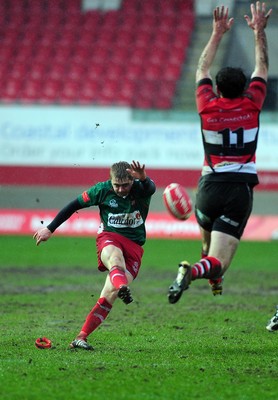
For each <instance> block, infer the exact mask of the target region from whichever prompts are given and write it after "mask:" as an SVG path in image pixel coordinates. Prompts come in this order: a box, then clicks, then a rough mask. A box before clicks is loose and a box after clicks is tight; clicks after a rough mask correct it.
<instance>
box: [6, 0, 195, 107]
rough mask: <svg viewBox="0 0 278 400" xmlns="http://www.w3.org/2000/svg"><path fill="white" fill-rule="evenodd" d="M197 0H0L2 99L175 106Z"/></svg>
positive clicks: (21, 102) (54, 102)
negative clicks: (115, 2)
mask: <svg viewBox="0 0 278 400" xmlns="http://www.w3.org/2000/svg"><path fill="white" fill-rule="evenodd" d="M193 3H194V2H193V0H171V1H160V0H133V1H129V0H122V2H121V4H120V7H119V8H118V9H113V10H106V11H103V10H99V9H95V10H87V11H84V10H82V2H81V0H37V1H32V0H2V1H1V2H0V37H1V48H0V76H1V78H0V80H1V83H0V89H1V90H0V102H2V103H3V104H10V103H19V104H30V103H31V104H62V105H68V104H78V105H104V106H105V105H116V106H130V107H133V108H141V109H150V108H153V109H166V110H167V109H170V108H171V107H172V105H173V98H174V95H175V91H176V85H177V82H178V80H179V78H180V76H181V72H182V66H183V63H184V62H185V60H186V54H187V48H188V46H189V44H190V40H191V35H192V31H193V28H194V21H195V16H194V4H193Z"/></svg>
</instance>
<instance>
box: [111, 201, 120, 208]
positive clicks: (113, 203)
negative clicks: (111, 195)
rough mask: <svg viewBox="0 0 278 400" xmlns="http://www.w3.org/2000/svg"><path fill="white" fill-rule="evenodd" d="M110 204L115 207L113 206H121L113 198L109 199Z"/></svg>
mask: <svg viewBox="0 0 278 400" xmlns="http://www.w3.org/2000/svg"><path fill="white" fill-rule="evenodd" d="M109 206H110V207H113V208H117V207H119V205H118V203H117V201H116V199H111V200H110V201H109Z"/></svg>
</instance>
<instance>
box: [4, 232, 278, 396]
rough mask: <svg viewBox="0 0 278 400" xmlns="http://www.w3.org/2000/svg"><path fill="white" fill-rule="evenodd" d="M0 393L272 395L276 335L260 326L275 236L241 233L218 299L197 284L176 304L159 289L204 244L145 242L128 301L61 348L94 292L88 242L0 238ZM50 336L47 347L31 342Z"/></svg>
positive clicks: (271, 289)
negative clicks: (248, 238) (81, 339)
mask: <svg viewBox="0 0 278 400" xmlns="http://www.w3.org/2000/svg"><path fill="white" fill-rule="evenodd" d="M0 244H1V261H0V273H1V284H0V292H1V297H0V301H1V358H0V368H1V369H0V374H1V382H2V384H1V385H0V398H1V399H2V400H14V399H21V400H25V399H26V400H38V399H44V400H52V399H53V400H54V399H55V400H60V399H67V400H68V399H70V400H81V399H86V400H87V399H92V400H95V399H97V400H98V399H105V398H107V399H109V400H114V399H115V400H121V399H123V400H125V399H131V400H133V399H134V400H138V399H140V400H141V399H142V400H144V399H145V400H154V399H157V400H158V399H159V400H161V399H162V400H164V399H167V400H168V399H171V400H180V399H186V398H189V399H207V400H210V399H216V398H217V399H220V400H221V399H224V400H226V399H233V400H234V399H237V400H245V399H246V400H253V399H260V400H261V399H275V400H276V398H277V394H278V362H277V361H278V356H277V340H278V333H277V334H276V333H269V332H267V331H266V329H265V325H266V323H267V320H268V319H269V318H270V317H271V316H272V315H273V313H274V309H275V305H276V303H278V284H277V256H278V249H277V242H266V243H258V242H256V243H255V242H254V243H253V242H242V243H241V244H240V247H239V249H238V253H237V255H236V257H235V259H234V261H233V264H232V266H231V267H230V269H229V271H228V272H227V273H226V276H225V282H224V285H225V286H224V294H223V296H218V297H213V296H212V295H211V293H210V289H209V287H208V285H207V282H206V281H205V280H200V281H195V282H193V283H192V285H191V287H190V289H189V290H188V291H186V292H184V294H183V296H182V298H181V300H180V301H179V302H178V303H177V304H174V305H171V304H169V303H168V301H167V289H168V286H169V285H170V284H171V283H172V281H173V279H174V278H175V276H176V271H177V263H178V262H179V261H180V260H181V259H188V261H190V262H194V261H197V260H198V259H199V255H200V242H197V241H179V240H171V241H167V240H149V241H148V242H147V244H146V245H145V255H144V258H143V264H142V268H141V271H140V274H139V277H138V278H137V279H136V281H135V282H134V283H133V284H132V286H131V288H132V294H133V297H134V299H135V301H134V302H133V303H132V304H130V305H128V306H126V305H124V304H123V303H122V302H121V301H120V300H118V301H117V302H116V303H115V305H114V307H113V309H112V311H111V313H110V315H109V317H108V318H107V320H106V321H105V322H104V323H103V324H102V326H101V327H100V328H99V329H98V330H97V331H95V332H94V333H93V334H92V335H91V336H90V337H89V341H90V343H91V344H92V345H93V346H94V347H95V351H93V352H86V351H82V350H76V351H72V350H68V344H69V343H70V341H72V340H73V339H74V337H75V335H76V333H78V332H79V330H80V328H81V326H82V324H83V322H84V319H85V317H86V315H87V313H88V312H89V311H90V309H91V308H92V307H93V305H94V303H95V301H96V300H97V299H98V296H99V293H100V290H101V288H102V285H103V283H104V279H105V274H103V273H100V272H98V271H97V268H96V255H95V241H94V239H90V238H65V237H59V236H55V237H53V238H52V239H51V240H49V241H48V242H47V243H42V244H41V245H40V246H39V247H36V246H35V242H34V241H33V240H32V238H30V237H12V236H11V237H4V236H2V237H1V236H0ZM41 336H46V337H48V338H50V339H51V340H52V348H51V349H47V350H39V349H37V348H36V347H35V345H34V342H35V339H36V338H38V337H41Z"/></svg>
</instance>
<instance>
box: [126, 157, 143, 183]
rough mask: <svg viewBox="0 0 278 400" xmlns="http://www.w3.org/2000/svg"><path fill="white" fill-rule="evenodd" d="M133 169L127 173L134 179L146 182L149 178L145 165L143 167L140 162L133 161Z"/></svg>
mask: <svg viewBox="0 0 278 400" xmlns="http://www.w3.org/2000/svg"><path fill="white" fill-rule="evenodd" d="M131 168H132V169H127V172H128V173H129V174H131V175H132V176H133V178H134V179H139V180H140V181H144V180H145V179H146V177H147V175H146V172H145V164H143V165H141V164H140V163H139V161H132V163H131Z"/></svg>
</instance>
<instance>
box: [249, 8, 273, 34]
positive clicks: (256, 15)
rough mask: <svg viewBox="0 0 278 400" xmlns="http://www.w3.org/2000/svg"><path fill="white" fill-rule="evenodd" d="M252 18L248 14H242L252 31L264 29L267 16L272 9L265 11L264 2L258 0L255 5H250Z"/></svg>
mask: <svg viewBox="0 0 278 400" xmlns="http://www.w3.org/2000/svg"><path fill="white" fill-rule="evenodd" d="M250 10H251V15H252V19H251V18H249V16H248V15H244V18H245V20H246V22H247V25H248V26H249V28H251V29H253V30H254V31H259V30H263V29H265V27H266V25H267V21H268V18H269V17H270V14H271V13H272V9H270V10H269V11H268V12H266V7H265V3H262V4H261V2H260V1H257V2H256V6H255V5H254V4H251V5H250Z"/></svg>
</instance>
